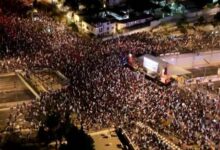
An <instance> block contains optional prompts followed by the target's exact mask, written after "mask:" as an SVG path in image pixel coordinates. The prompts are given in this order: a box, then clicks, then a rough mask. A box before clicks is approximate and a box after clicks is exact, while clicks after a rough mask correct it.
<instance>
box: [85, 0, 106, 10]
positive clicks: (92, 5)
mask: <svg viewBox="0 0 220 150" xmlns="http://www.w3.org/2000/svg"><path fill="white" fill-rule="evenodd" d="M81 2H82V4H83V5H85V6H86V9H87V10H100V9H102V3H101V1H100V0H82V1H81Z"/></svg>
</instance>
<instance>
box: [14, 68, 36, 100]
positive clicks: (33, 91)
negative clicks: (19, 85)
mask: <svg viewBox="0 0 220 150" xmlns="http://www.w3.org/2000/svg"><path fill="white" fill-rule="evenodd" d="M15 73H16V75H17V76H18V77H19V79H20V80H21V81H22V82H23V83H24V85H25V86H26V87H27V88H28V89H29V90H30V91H31V92H32V93H33V94H34V96H35V97H36V98H37V99H40V95H39V94H38V93H37V92H36V91H35V90H34V89H33V88H32V87H31V86H30V84H29V83H28V82H27V81H26V80H25V79H24V78H23V77H22V75H21V74H20V73H21V71H20V70H16V71H15Z"/></svg>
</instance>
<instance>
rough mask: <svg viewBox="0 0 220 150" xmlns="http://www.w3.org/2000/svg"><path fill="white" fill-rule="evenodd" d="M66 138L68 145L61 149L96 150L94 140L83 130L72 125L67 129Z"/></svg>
mask: <svg viewBox="0 0 220 150" xmlns="http://www.w3.org/2000/svg"><path fill="white" fill-rule="evenodd" d="M65 138H66V140H67V144H66V145H62V146H61V147H60V149H65V150H72V149H75V150H81V149H85V150H94V141H93V139H92V138H91V137H90V136H89V135H88V134H86V133H85V132H84V130H82V129H78V128H77V127H76V126H74V125H70V126H69V128H67V131H66V135H65Z"/></svg>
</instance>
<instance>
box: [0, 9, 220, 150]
mask: <svg viewBox="0 0 220 150" xmlns="http://www.w3.org/2000/svg"><path fill="white" fill-rule="evenodd" d="M0 25H1V32H2V33H3V34H1V35H0V36H1V37H0V40H1V47H2V51H0V53H1V54H0V56H1V61H0V72H9V71H13V70H15V69H23V70H28V71H32V70H34V69H35V68H51V69H55V70H59V71H61V72H62V73H63V74H64V75H65V76H66V77H68V78H69V79H70V85H69V86H68V87H65V88H63V89H60V90H57V91H50V92H48V93H42V94H41V98H40V100H33V101H32V102H31V104H30V105H25V104H24V105H21V106H17V109H16V113H13V114H11V115H10V117H9V120H8V127H7V129H11V128H15V127H16V126H17V125H18V124H17V119H18V118H20V117H21V116H23V117H24V118H25V120H24V122H25V121H28V122H30V126H28V127H29V128H31V129H33V128H37V129H38V128H39V127H40V126H42V125H44V120H45V119H46V117H47V116H48V115H49V114H51V113H53V112H56V113H59V114H60V116H61V122H62V121H64V120H65V119H66V115H69V114H72V113H73V114H77V120H78V122H79V123H82V124H83V126H84V128H85V129H87V130H99V129H102V128H107V127H119V126H120V127H122V128H124V129H125V130H126V131H127V132H128V133H129V135H130V137H131V139H132V140H133V141H134V142H135V144H136V145H138V146H139V148H140V149H149V148H150V147H154V148H155V149H156V148H158V149H168V147H167V146H166V145H165V144H163V143H162V142H161V141H160V140H158V139H157V138H156V137H155V135H152V134H150V133H148V131H147V130H146V129H140V128H139V127H137V126H136V125H135V122H142V123H143V124H146V125H149V126H151V127H152V128H153V129H154V130H156V131H158V132H159V133H162V134H164V135H174V136H175V137H177V138H178V139H179V141H178V143H177V144H178V145H179V146H180V147H183V145H193V144H197V145H198V146H199V147H201V149H207V148H210V145H211V144H210V143H214V144H215V145H216V146H217V145H218V144H220V143H219V142H220V122H219V116H220V111H219V110H220V107H219V106H220V101H219V98H211V97H209V96H206V95H204V94H203V93H202V92H200V91H199V90H198V91H193V92H192V91H184V90H182V89H179V88H178V87H176V86H175V85H174V86H166V87H163V86H159V85H157V84H155V83H154V82H153V81H150V80H147V79H145V76H144V75H143V74H140V73H139V72H133V71H132V70H130V69H129V68H126V67H125V66H123V64H122V63H121V58H120V55H121V54H122V55H124V56H126V55H127V54H128V53H130V52H131V53H133V54H137V55H138V54H143V53H151V54H154V55H159V54H162V53H168V52H180V53H185V52H195V51H196V50H198V49H206V48H220V43H219V41H220V39H219V37H218V36H215V37H210V34H211V33H210V34H209V33H203V32H201V33H199V35H198V36H196V37H194V35H188V34H186V35H184V36H183V37H181V38H177V39H175V38H169V37H162V36H160V35H150V34H148V33H137V34H134V35H131V36H126V37H120V38H118V39H113V40H109V41H104V42H103V41H101V40H98V39H95V38H84V37H81V36H79V35H77V34H76V33H73V32H71V30H70V29H69V28H67V27H65V26H64V25H62V24H60V23H57V22H55V21H53V20H52V19H50V18H49V17H47V16H46V15H45V14H44V13H39V14H38V16H35V17H34V18H24V17H20V16H16V15H15V14H14V15H10V16H7V15H3V14H2V15H1V16H0ZM209 38H212V40H209ZM213 41H214V42H213ZM192 45H193V46H192ZM24 122H23V124H19V127H20V128H25V126H24V125H26V124H25V123H24ZM22 125H23V126H22Z"/></svg>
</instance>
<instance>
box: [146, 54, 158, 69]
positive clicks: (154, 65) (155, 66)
mask: <svg viewBox="0 0 220 150" xmlns="http://www.w3.org/2000/svg"><path fill="white" fill-rule="evenodd" d="M158 66H159V63H158V62H156V61H153V60H151V59H149V58H146V57H144V67H145V68H146V69H148V70H150V71H153V72H157V71H158Z"/></svg>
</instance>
